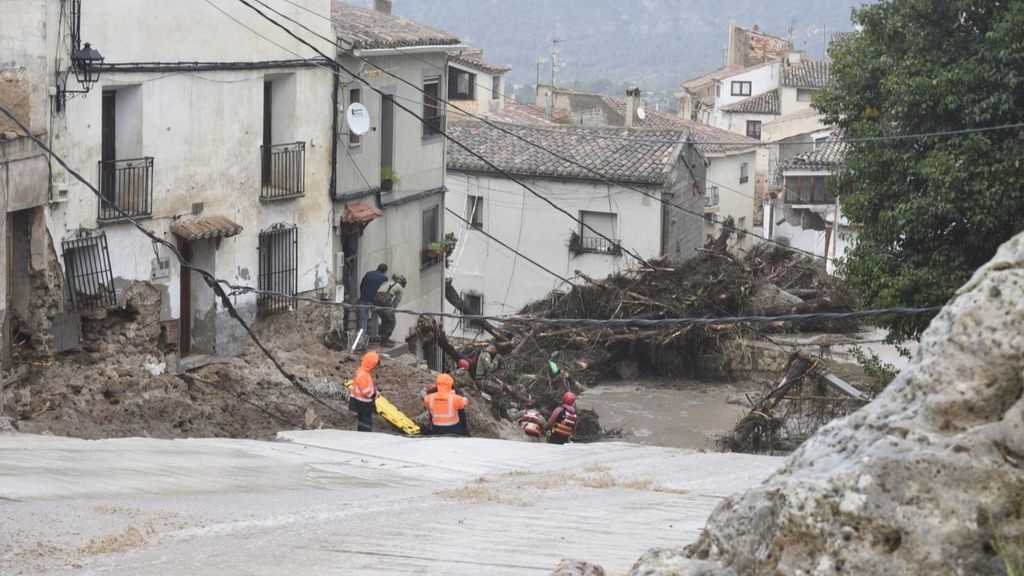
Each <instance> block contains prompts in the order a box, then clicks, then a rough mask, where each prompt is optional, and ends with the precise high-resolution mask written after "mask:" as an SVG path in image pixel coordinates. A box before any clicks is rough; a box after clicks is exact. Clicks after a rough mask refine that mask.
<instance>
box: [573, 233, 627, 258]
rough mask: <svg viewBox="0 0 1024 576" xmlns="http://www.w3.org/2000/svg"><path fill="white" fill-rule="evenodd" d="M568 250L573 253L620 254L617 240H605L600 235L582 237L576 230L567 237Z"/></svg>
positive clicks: (619, 244)
mask: <svg viewBox="0 0 1024 576" xmlns="http://www.w3.org/2000/svg"><path fill="white" fill-rule="evenodd" d="M569 250H570V251H571V252H572V253H573V254H614V255H620V254H622V248H621V242H620V241H619V240H606V239H604V238H601V237H600V236H596V237H584V236H580V235H579V234H577V233H576V232H573V233H572V236H571V237H570V238H569Z"/></svg>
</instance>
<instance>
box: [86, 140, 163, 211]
mask: <svg viewBox="0 0 1024 576" xmlns="http://www.w3.org/2000/svg"><path fill="white" fill-rule="evenodd" d="M99 168H100V194H102V195H103V199H102V200H100V207H99V215H98V216H97V218H98V219H99V220H100V221H110V220H119V219H121V218H124V217H125V216H124V215H123V214H121V212H119V211H118V210H117V208H120V209H121V210H124V211H125V212H126V213H127V215H128V216H131V217H133V218H139V217H142V216H152V215H153V158H152V157H149V156H147V157H145V158H132V159H129V160H100V162H99Z"/></svg>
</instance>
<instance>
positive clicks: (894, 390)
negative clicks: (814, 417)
mask: <svg viewBox="0 0 1024 576" xmlns="http://www.w3.org/2000/svg"><path fill="white" fill-rule="evenodd" d="M1022 393H1024V235H1020V236H1017V237H1016V238H1014V239H1013V240H1011V241H1010V242H1008V243H1006V244H1005V245H1003V246H1002V247H1001V248H1000V250H999V252H998V253H997V255H996V256H995V258H994V259H993V260H992V261H991V262H989V263H988V264H987V265H985V266H984V267H982V268H981V269H979V270H978V271H977V272H976V273H975V275H974V277H973V278H972V279H971V280H970V282H968V283H967V284H966V285H965V286H964V287H963V288H961V289H960V291H959V292H958V293H957V295H956V297H955V298H954V299H953V300H952V301H951V302H950V303H949V304H948V305H947V306H946V308H945V309H944V310H943V311H942V312H941V313H940V314H939V315H938V316H937V317H936V318H935V320H934V321H933V322H932V324H931V326H930V327H929V328H928V330H927V331H926V332H925V334H924V335H923V337H922V340H921V345H920V348H919V350H918V352H917V355H916V357H915V358H914V359H913V361H912V362H911V364H910V365H909V366H908V367H907V368H906V369H905V370H904V371H903V372H902V373H901V374H900V375H899V377H898V378H897V379H896V380H895V381H893V383H892V384H890V385H889V387H888V388H887V389H886V390H885V392H883V393H882V394H881V395H880V396H879V397H878V398H877V399H876V400H875V401H874V402H872V403H871V404H869V405H868V406H866V407H864V408H863V409H861V410H860V411H858V412H856V413H854V414H853V415H851V416H849V417H847V418H845V419H842V420H839V421H836V422H833V423H831V424H829V425H828V426H825V427H824V428H822V429H821V430H820V431H819V433H818V434H817V435H815V436H814V437H813V438H811V439H810V440H808V441H807V442H806V443H804V445H803V446H801V447H800V449H798V450H797V451H796V452H795V453H794V454H793V455H792V456H791V457H790V458H789V460H788V461H787V462H786V464H785V465H784V466H783V467H782V468H781V469H780V471H779V472H777V473H776V474H775V475H773V476H772V477H771V478H769V479H768V480H767V481H765V483H764V484H763V485H761V486H760V487H758V488H756V489H753V490H750V491H748V492H746V493H744V494H740V495H736V496H733V497H731V498H729V499H727V500H725V501H724V502H723V503H722V504H721V505H720V506H719V507H718V508H717V509H716V510H715V512H714V513H713V514H712V515H711V517H710V519H709V520H708V524H707V528H706V530H705V531H704V533H703V534H702V536H701V538H700V540H699V541H698V542H697V543H695V544H694V545H692V546H690V547H689V548H688V549H687V550H686V552H685V554H680V553H674V554H673V553H668V552H665V551H658V552H657V553H649V554H648V555H646V556H644V558H642V559H641V561H639V562H638V563H637V565H636V566H634V568H633V570H632V572H631V574H635V575H640V574H666V573H670V574H680V575H682V574H694V575H696V574H806V575H811V574H814V575H833V574H929V575H939V574H1002V573H1004V572H1005V571H1006V568H1005V565H1004V564H1003V561H1002V559H1001V558H1000V555H999V554H998V553H997V549H998V548H999V545H998V541H999V540H1000V537H1001V538H1002V540H1003V541H1007V542H1011V543H1019V542H1021V541H1022V540H1021V538H1022V533H1024V528H1022V518H1021V516H1022V505H1024V400H1022ZM684 556H685V558H684Z"/></svg>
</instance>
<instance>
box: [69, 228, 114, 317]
mask: <svg viewBox="0 0 1024 576" xmlns="http://www.w3.org/2000/svg"><path fill="white" fill-rule="evenodd" d="M61 251H62V252H63V253H64V274H65V277H66V278H67V291H68V302H70V304H71V307H72V308H77V309H79V310H88V309H95V308H110V307H113V306H116V305H117V294H116V292H114V278H113V275H112V274H111V272H110V252H109V251H108V250H107V235H106V234H105V233H103V232H99V233H97V232H90V231H88V230H81V231H79V232H76V233H75V236H74V237H73V238H70V239H68V240H64V241H63V242H61Z"/></svg>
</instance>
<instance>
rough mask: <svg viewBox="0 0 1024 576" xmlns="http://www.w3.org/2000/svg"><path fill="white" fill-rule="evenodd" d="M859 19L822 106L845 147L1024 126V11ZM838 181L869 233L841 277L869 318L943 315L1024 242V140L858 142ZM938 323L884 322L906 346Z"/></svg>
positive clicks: (902, 13)
mask: <svg viewBox="0 0 1024 576" xmlns="http://www.w3.org/2000/svg"><path fill="white" fill-rule="evenodd" d="M854 21H855V22H856V23H858V24H860V25H861V26H862V27H863V29H862V30H861V31H860V32H859V33H857V34H855V35H853V36H852V37H850V38H848V39H846V40H845V41H843V42H840V43H837V44H833V46H832V48H831V50H830V54H831V56H832V59H833V64H832V77H833V80H834V84H833V85H832V86H831V87H829V88H828V89H826V90H824V91H822V93H821V94H819V96H818V97H817V98H816V99H815V101H814V106H815V107H816V108H818V109H819V110H820V111H822V112H823V113H824V114H825V115H826V117H827V120H828V121H829V122H833V123H836V124H838V125H839V126H840V127H841V128H842V129H843V130H844V131H845V135H846V137H848V138H862V137H870V136H882V135H888V134H910V133H921V132H937V131H944V130H958V129H964V128H980V127H987V126H996V125H1003V124H1014V123H1019V122H1024V2H1021V1H1019V0H886V1H883V2H880V3H878V4H875V5H871V6H867V7H864V8H862V9H859V10H857V11H855V12H854ZM837 180H838V184H839V186H840V188H839V190H841V191H842V196H841V199H840V201H841V203H842V208H843V212H844V214H845V215H846V216H847V217H848V218H849V219H850V220H851V221H852V222H853V223H855V224H857V225H859V226H860V229H859V240H858V243H857V245H856V246H855V247H854V248H853V250H852V251H851V252H850V253H849V255H848V258H847V259H846V261H845V262H844V263H843V267H842V271H843V273H844V274H845V276H846V277H847V279H848V280H849V281H850V282H851V284H852V286H853V287H854V288H855V289H857V290H858V291H859V293H860V294H861V296H862V297H863V298H864V300H865V302H866V303H867V304H869V305H871V306H875V307H889V306H932V305H939V304H943V303H945V302H946V301H947V300H948V299H949V298H950V297H951V296H952V295H953V293H954V291H955V290H956V289H957V287H959V286H960V285H962V284H963V283H964V282H965V281H966V280H967V279H968V278H970V275H971V274H972V272H973V271H974V270H975V269H977V268H978V267H979V266H981V265H982V264H984V263H985V262H986V261H988V260H989V259H990V258H991V257H992V256H993V255H994V254H995V251H996V249H997V248H998V247H999V245H1000V244H1001V243H1003V242H1005V241H1006V240H1008V239H1009V238H1011V237H1012V236H1013V235H1014V234H1016V233H1018V232H1020V231H1021V230H1024V130H1018V129H1013V130H1001V131H993V132H983V133H973V134H971V135H968V136H955V137H936V138H928V139H914V140H902V141H881V142H877V143H874V142H873V143H857V144H855V145H853V147H852V149H851V150H850V152H849V154H848V155H847V160H846V169H845V170H844V173H843V174H842V175H840V176H839V177H838V179H837ZM929 321H930V318H927V317H920V316H919V317H903V318H891V319H885V320H883V324H884V325H885V326H886V327H887V328H889V330H890V338H892V339H895V340H903V339H906V338H913V337H916V336H918V335H920V332H921V331H922V330H923V329H924V328H925V327H926V326H927V324H928V322H929Z"/></svg>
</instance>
